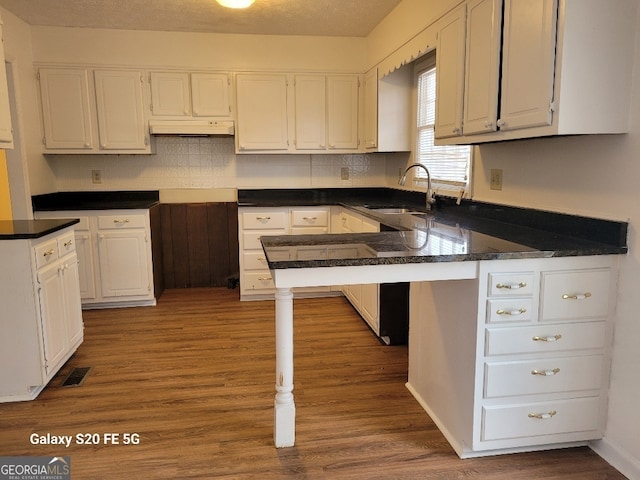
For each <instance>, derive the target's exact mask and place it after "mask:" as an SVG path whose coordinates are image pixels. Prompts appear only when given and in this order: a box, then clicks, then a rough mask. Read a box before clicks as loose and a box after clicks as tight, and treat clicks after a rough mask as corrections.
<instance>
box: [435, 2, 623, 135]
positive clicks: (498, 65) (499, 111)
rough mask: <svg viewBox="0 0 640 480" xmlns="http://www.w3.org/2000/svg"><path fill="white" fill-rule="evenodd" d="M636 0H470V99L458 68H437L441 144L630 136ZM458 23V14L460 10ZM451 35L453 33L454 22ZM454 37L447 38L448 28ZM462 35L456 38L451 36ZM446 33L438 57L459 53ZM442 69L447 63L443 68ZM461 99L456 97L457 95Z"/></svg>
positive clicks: (467, 57) (467, 73)
mask: <svg viewBox="0 0 640 480" xmlns="http://www.w3.org/2000/svg"><path fill="white" fill-rule="evenodd" d="M633 4H634V2H633V0H621V1H619V2H600V1H597V0H470V1H469V2H468V3H467V4H466V7H467V27H466V51H465V53H464V58H465V69H464V79H465V80H464V88H463V90H464V91H462V90H460V94H461V95H462V96H463V98H464V104H463V109H462V111H461V112H462V113H461V115H460V117H459V118H460V119H461V123H462V129H461V130H456V131H455V132H454V131H453V130H454V129H456V128H457V127H458V125H457V122H456V119H457V118H458V110H457V108H458V106H457V104H455V102H452V101H450V100H449V97H453V96H454V95H453V93H451V92H450V91H449V90H448V89H449V88H451V89H453V88H454V87H453V86H455V85H458V83H459V82H458V80H459V77H458V74H459V72H457V71H455V69H454V68H453V67H451V66H449V63H450V62H453V60H451V59H447V60H446V63H444V64H443V65H441V64H440V63H439V64H438V69H439V70H438V73H437V75H438V86H439V88H440V86H442V85H443V84H444V85H446V86H447V87H446V89H445V92H444V93H442V92H441V91H440V89H439V90H438V92H437V94H438V95H441V93H442V94H443V95H445V98H444V99H438V106H439V108H438V110H437V114H436V115H437V117H438V118H437V120H436V124H437V125H440V126H441V127H442V128H441V129H440V130H438V129H437V130H436V137H437V142H436V143H438V144H465V143H482V142H494V141H499V140H511V139H518V138H533V137H542V136H549V135H572V134H597V133H624V132H626V131H627V130H628V117H629V98H630V91H631V74H632V72H631V66H632V64H633V62H632V58H633V45H634V38H635V37H634V24H633V21H632V19H633V11H634V5H633ZM449 17H453V14H451V15H450V16H449ZM441 28H442V29H447V28H448V29H452V28H453V27H452V26H450V25H449V24H447V23H446V22H443V23H442V27H441ZM445 33H446V32H445ZM451 37H453V35H451ZM444 39H445V37H443V36H442V32H440V38H439V39H438V46H439V47H441V48H442V50H439V51H438V52H437V57H438V59H439V62H442V61H443V60H442V58H441V57H442V56H444V55H445V54H448V55H451V53H450V52H451V51H452V50H453V48H452V47H451V44H452V42H449V43H448V44H447V43H444V44H443V42H444ZM440 67H444V68H442V69H440ZM456 98H457V97H456Z"/></svg>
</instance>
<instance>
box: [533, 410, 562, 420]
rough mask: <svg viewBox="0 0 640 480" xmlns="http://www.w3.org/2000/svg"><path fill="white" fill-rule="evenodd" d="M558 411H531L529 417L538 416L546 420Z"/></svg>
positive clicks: (539, 418)
mask: <svg viewBox="0 0 640 480" xmlns="http://www.w3.org/2000/svg"><path fill="white" fill-rule="evenodd" d="M556 413H558V412H556V411H555V410H551V411H550V412H547V413H530V414H529V418H537V419H538V420H545V419H547V418H551V417H553V416H554V415H555V414H556Z"/></svg>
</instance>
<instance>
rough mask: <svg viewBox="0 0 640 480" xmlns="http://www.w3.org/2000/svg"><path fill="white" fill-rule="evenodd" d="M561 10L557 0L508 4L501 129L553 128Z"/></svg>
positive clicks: (506, 10) (511, 1)
mask: <svg viewBox="0 0 640 480" xmlns="http://www.w3.org/2000/svg"><path fill="white" fill-rule="evenodd" d="M557 10H558V5H557V0H536V1H526V2H523V1H522V0H515V1H514V0H507V1H506V2H505V6H504V38H505V40H506V41H505V42H504V43H503V49H502V87H501V95H500V118H499V119H498V123H499V125H498V127H499V128H500V129H501V130H514V129H518V128H527V127H537V126H543V125H551V122H552V113H553V109H552V103H553V80H554V79H553V75H554V71H555V48H556V15H557ZM584 73H585V74H588V73H589V72H584ZM585 100H586V99H585Z"/></svg>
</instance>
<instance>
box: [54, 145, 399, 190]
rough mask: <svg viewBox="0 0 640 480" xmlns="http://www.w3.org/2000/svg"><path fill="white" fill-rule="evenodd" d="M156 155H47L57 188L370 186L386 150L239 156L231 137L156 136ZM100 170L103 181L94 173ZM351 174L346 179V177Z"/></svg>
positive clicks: (381, 177)
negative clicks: (95, 181)
mask: <svg viewBox="0 0 640 480" xmlns="http://www.w3.org/2000/svg"><path fill="white" fill-rule="evenodd" d="M153 141H155V142H156V145H155V153H154V154H152V155H49V156H47V159H48V161H49V162H50V163H51V165H52V168H53V170H54V171H55V173H56V178H57V188H58V191H86V190H150V189H153V190H162V189H176V188H178V189H215V188H309V187H350V186H357V187H370V186H384V185H385V184H386V176H385V162H386V155H384V154H348V155H345V154H336V155H330V154H328V155H324V154H323V155H282V154H281V155H277V154H276V155H236V154H235V151H234V142H233V138H231V137H179V136H158V137H154V138H153ZM94 170H99V171H100V180H101V182H100V183H93V176H92V172H93V171H94ZM345 177H348V178H345Z"/></svg>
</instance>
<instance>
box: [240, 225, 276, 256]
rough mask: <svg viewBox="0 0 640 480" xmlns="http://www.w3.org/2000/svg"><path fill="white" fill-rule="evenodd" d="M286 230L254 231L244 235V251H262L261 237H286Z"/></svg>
mask: <svg viewBox="0 0 640 480" xmlns="http://www.w3.org/2000/svg"><path fill="white" fill-rule="evenodd" d="M286 233H287V232H286V231H284V230H262V231H260V230H254V231H249V232H243V233H242V249H243V250H261V251H262V244H261V243H260V237H262V236H267V235H286Z"/></svg>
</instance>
